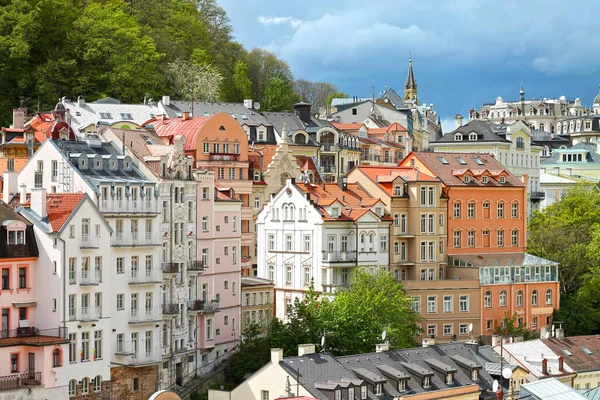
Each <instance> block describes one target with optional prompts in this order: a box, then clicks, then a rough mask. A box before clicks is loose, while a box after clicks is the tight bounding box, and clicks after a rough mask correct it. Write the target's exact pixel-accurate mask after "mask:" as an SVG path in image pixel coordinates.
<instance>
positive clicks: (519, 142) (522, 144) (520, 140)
mask: <svg viewBox="0 0 600 400" xmlns="http://www.w3.org/2000/svg"><path fill="white" fill-rule="evenodd" d="M516 143H517V149H521V150H522V149H524V148H525V141H524V140H523V138H522V137H518V138H517V141H516Z"/></svg>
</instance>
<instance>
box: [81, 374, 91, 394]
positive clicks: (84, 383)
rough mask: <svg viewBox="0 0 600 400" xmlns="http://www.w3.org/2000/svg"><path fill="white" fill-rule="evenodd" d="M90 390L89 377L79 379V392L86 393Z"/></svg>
mask: <svg viewBox="0 0 600 400" xmlns="http://www.w3.org/2000/svg"><path fill="white" fill-rule="evenodd" d="M89 392H90V379H89V378H88V377H85V378H83V379H82V380H81V394H88V393H89Z"/></svg>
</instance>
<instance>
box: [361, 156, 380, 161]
mask: <svg viewBox="0 0 600 400" xmlns="http://www.w3.org/2000/svg"><path fill="white" fill-rule="evenodd" d="M380 159H381V157H380V156H379V154H361V155H360V161H367V162H379V160H380Z"/></svg>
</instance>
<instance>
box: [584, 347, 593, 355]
mask: <svg viewBox="0 0 600 400" xmlns="http://www.w3.org/2000/svg"><path fill="white" fill-rule="evenodd" d="M581 351H583V352H584V353H585V354H587V355H588V356H591V355H592V354H593V353H592V352H591V351H590V349H588V348H587V347H585V346H584V347H582V348H581Z"/></svg>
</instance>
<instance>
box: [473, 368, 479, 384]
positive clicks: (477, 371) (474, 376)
mask: <svg viewBox="0 0 600 400" xmlns="http://www.w3.org/2000/svg"><path fill="white" fill-rule="evenodd" d="M477 379H479V370H478V369H473V370H471V380H472V381H476V380H477Z"/></svg>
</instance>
